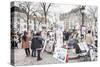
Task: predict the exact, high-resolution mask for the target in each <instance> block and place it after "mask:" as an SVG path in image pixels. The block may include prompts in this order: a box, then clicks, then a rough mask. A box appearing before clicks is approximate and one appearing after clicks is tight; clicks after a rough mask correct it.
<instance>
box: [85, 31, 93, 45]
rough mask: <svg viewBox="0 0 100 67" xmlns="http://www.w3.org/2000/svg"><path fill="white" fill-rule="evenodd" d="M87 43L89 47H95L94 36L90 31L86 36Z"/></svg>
mask: <svg viewBox="0 0 100 67" xmlns="http://www.w3.org/2000/svg"><path fill="white" fill-rule="evenodd" d="M85 41H86V43H87V45H88V46H94V45H93V44H94V39H93V36H92V34H91V31H90V30H89V31H88V33H87V34H86V37H85Z"/></svg>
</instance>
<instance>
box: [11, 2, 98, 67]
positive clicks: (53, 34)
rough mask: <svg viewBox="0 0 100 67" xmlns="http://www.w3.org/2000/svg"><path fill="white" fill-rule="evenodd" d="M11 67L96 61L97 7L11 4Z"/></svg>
mask: <svg viewBox="0 0 100 67" xmlns="http://www.w3.org/2000/svg"><path fill="white" fill-rule="evenodd" d="M10 10H11V13H10V14H11V16H10V17H11V25H10V28H11V31H10V32H11V34H10V35H11V36H10V38H11V39H10V41H11V48H10V49H11V65H14V66H20V65H43V64H61V63H73V62H87V61H91V62H93V61H97V60H98V55H97V54H98V50H97V48H98V27H97V25H98V24H97V22H98V7H97V6H93V5H75V4H59V3H47V2H30V1H12V2H11V7H10Z"/></svg>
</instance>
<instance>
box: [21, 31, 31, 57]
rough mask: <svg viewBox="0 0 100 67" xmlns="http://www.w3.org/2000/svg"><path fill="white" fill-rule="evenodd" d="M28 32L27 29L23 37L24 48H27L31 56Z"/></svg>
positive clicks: (26, 51)
mask: <svg viewBox="0 0 100 67" xmlns="http://www.w3.org/2000/svg"><path fill="white" fill-rule="evenodd" d="M27 35H28V33H27V32H26V31H25V32H24V35H23V37H22V48H24V49H25V53H26V56H27V57H28V56H30V50H29V39H28V36H27Z"/></svg>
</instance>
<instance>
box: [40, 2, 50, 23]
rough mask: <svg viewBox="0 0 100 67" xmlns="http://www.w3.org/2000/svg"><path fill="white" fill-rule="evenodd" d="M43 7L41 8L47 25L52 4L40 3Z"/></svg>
mask: <svg viewBox="0 0 100 67" xmlns="http://www.w3.org/2000/svg"><path fill="white" fill-rule="evenodd" d="M40 5H41V8H42V10H43V14H44V18H45V19H44V21H45V24H46V23H47V15H48V12H49V9H50V7H51V5H52V4H51V3H40Z"/></svg>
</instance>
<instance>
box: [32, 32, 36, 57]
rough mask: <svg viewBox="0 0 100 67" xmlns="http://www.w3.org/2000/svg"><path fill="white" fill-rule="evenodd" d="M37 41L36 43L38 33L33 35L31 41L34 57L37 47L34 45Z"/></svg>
mask: <svg viewBox="0 0 100 67" xmlns="http://www.w3.org/2000/svg"><path fill="white" fill-rule="evenodd" d="M35 41H36V33H34V34H33V38H32V41H31V42H32V43H31V49H32V57H36V45H34V43H35Z"/></svg>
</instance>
